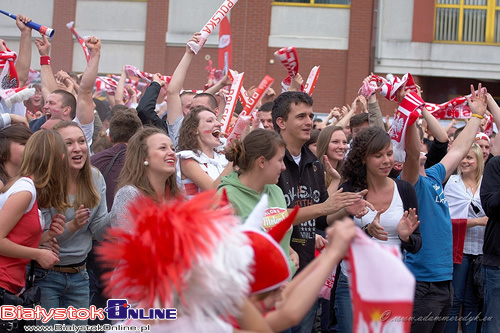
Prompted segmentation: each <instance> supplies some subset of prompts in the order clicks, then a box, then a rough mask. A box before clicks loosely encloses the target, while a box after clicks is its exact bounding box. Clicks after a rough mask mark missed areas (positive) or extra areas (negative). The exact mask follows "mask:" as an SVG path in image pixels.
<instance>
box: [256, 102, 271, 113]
mask: <svg viewBox="0 0 500 333" xmlns="http://www.w3.org/2000/svg"><path fill="white" fill-rule="evenodd" d="M273 105H274V102H267V103H264V104H262V105H261V106H260V108H259V111H273Z"/></svg>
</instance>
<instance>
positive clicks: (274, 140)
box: [226, 128, 286, 174]
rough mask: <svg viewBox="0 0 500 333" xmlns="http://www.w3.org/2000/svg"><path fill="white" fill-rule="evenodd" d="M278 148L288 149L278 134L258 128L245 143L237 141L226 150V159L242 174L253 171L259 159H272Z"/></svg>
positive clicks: (246, 138) (249, 135)
mask: <svg viewBox="0 0 500 333" xmlns="http://www.w3.org/2000/svg"><path fill="white" fill-rule="evenodd" d="M278 147H286V144H285V141H284V140H283V139H282V138H281V136H280V135H279V134H278V133H276V132H274V131H270V130H265V129H262V128H258V129H256V130H253V131H251V132H250V133H249V134H248V135H247V136H246V137H245V139H244V140H243V142H241V141H239V140H235V141H234V142H233V143H232V145H231V147H229V148H226V158H227V160H228V161H230V162H233V163H234V165H235V166H237V167H238V173H239V174H242V173H245V172H246V171H248V170H249V169H251V168H252V167H253V164H254V162H255V160H257V159H258V158H259V157H261V156H263V157H264V158H265V159H266V160H270V159H272V158H273V157H274V155H276V152H277V151H278Z"/></svg>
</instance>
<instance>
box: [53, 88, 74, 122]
mask: <svg viewBox="0 0 500 333" xmlns="http://www.w3.org/2000/svg"><path fill="white" fill-rule="evenodd" d="M52 93H53V94H57V95H59V96H61V106H62V107H66V106H69V107H70V108H71V111H70V112H69V116H70V118H71V119H74V118H75V116H76V98H75V96H74V95H73V94H72V93H70V92H67V91H66V90H62V89H57V90H54V91H53V92H52Z"/></svg>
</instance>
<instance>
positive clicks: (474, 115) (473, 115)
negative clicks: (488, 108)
mask: <svg viewBox="0 0 500 333" xmlns="http://www.w3.org/2000/svg"><path fill="white" fill-rule="evenodd" d="M470 116H471V117H476V118H479V119H483V118H484V117H483V116H481V115H480V114H477V113H471V115H470Z"/></svg>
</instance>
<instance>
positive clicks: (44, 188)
mask: <svg viewBox="0 0 500 333" xmlns="http://www.w3.org/2000/svg"><path fill="white" fill-rule="evenodd" d="M67 171H68V158H67V151H66V146H65V145H64V141H63V139H62V138H61V136H60V135H59V134H58V133H56V132H53V131H49V130H40V131H37V132H36V133H35V134H33V135H32V136H31V138H30V139H29V140H28V142H27V143H26V148H25V149H24V153H23V161H22V163H21V169H20V170H19V176H18V177H16V179H15V180H17V179H19V178H20V177H30V178H31V179H32V180H33V183H34V184H35V188H36V193H37V203H38V207H40V208H50V207H54V208H55V209H57V211H59V212H63V211H65V210H66V209H67V208H69V207H71V204H70V202H69V200H68V195H67V191H68V190H67V189H68V186H67V182H66V181H65V177H64V175H65V174H66V173H67ZM15 180H12V181H11V182H10V183H9V184H8V185H7V186H5V187H4V188H2V190H1V191H0V192H2V193H3V192H5V191H7V190H8V189H9V188H10V187H11V186H12V184H13V183H14V182H15Z"/></svg>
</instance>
